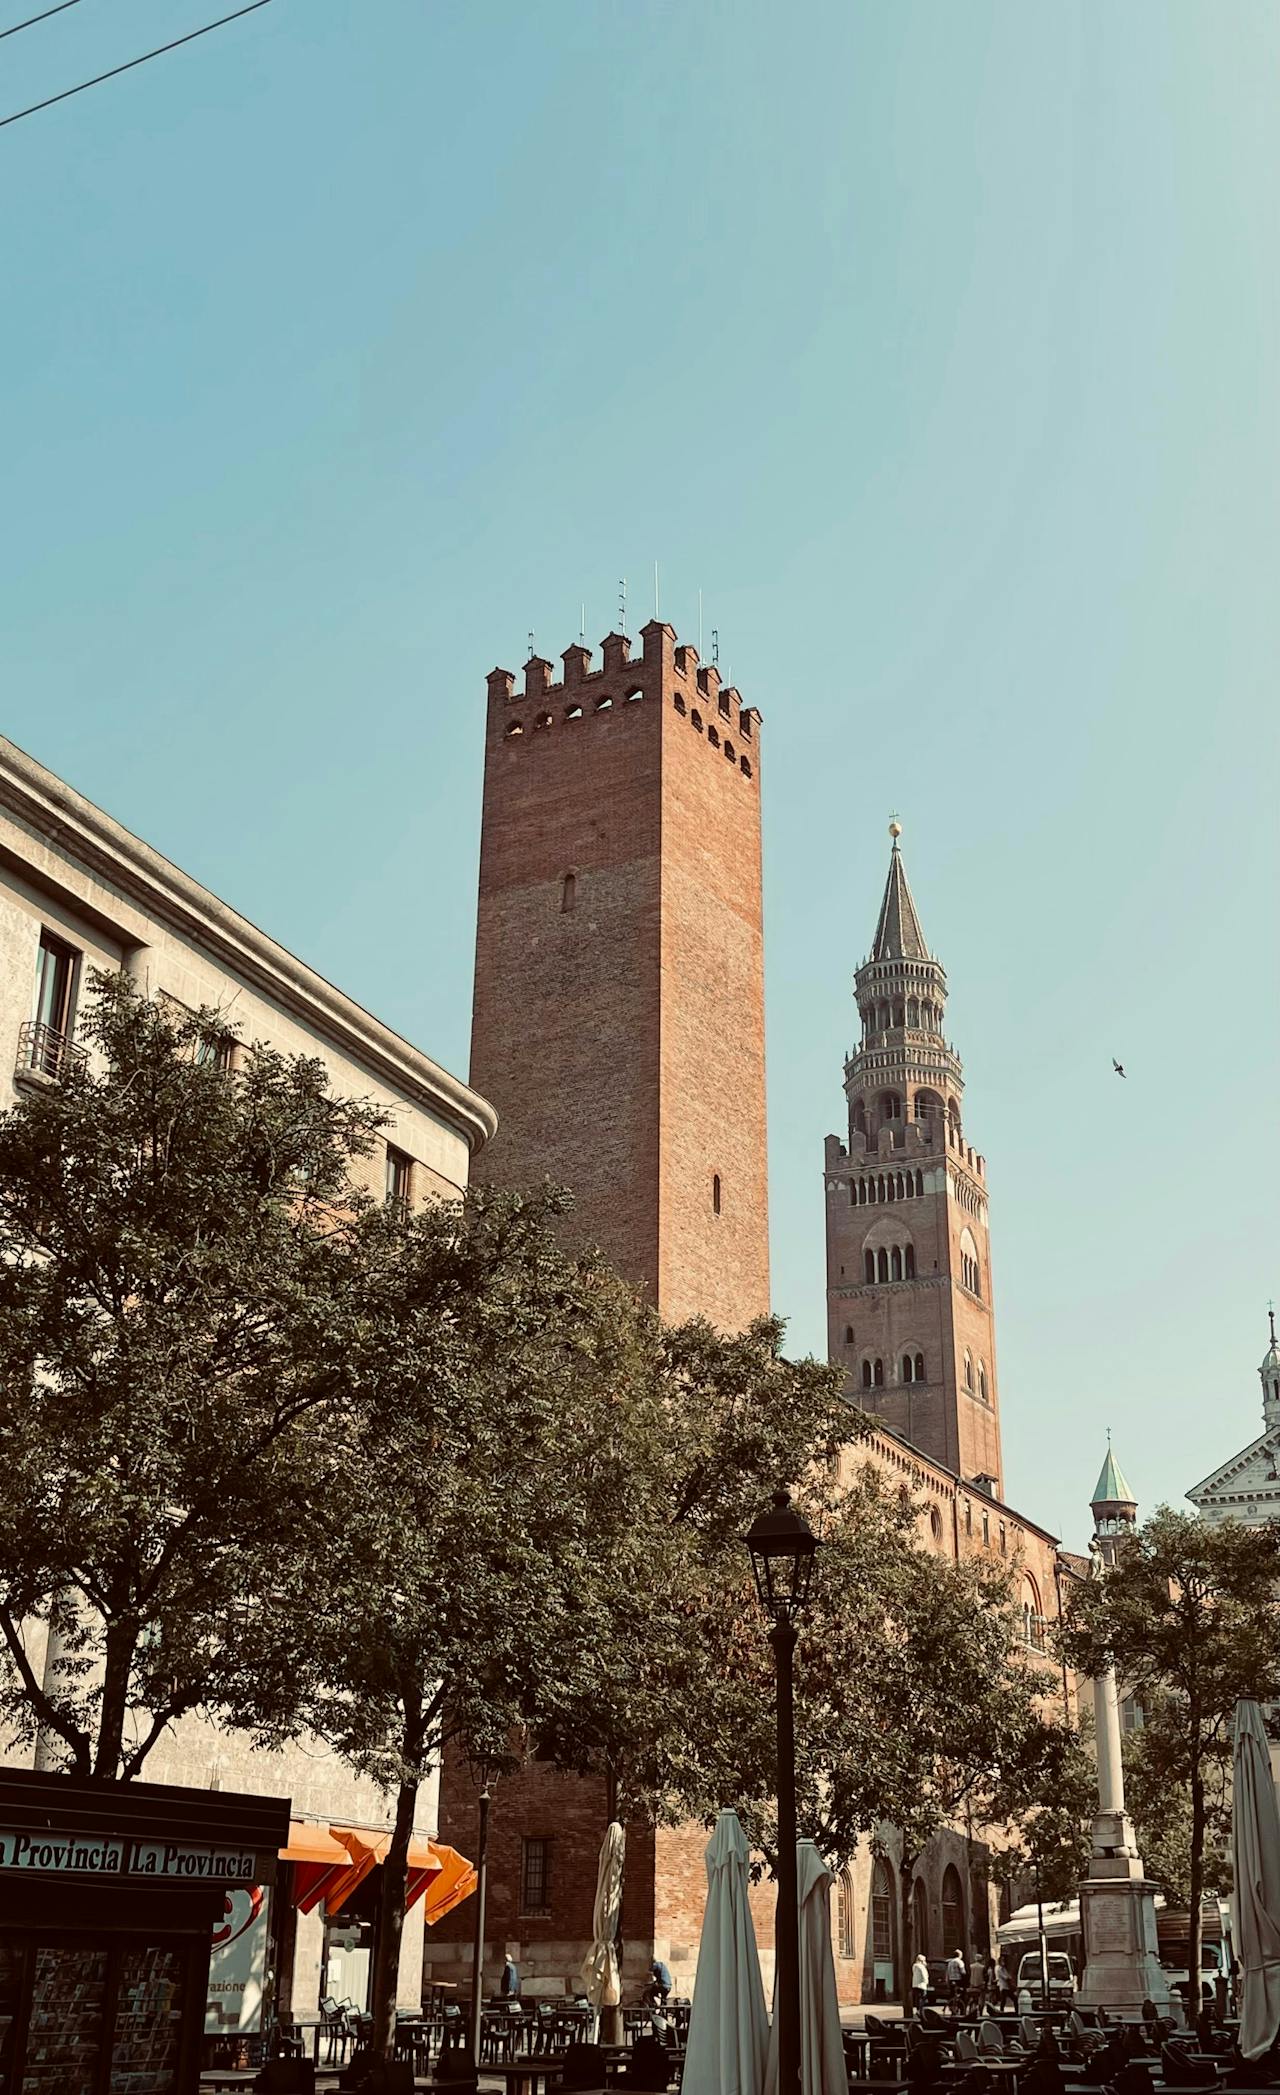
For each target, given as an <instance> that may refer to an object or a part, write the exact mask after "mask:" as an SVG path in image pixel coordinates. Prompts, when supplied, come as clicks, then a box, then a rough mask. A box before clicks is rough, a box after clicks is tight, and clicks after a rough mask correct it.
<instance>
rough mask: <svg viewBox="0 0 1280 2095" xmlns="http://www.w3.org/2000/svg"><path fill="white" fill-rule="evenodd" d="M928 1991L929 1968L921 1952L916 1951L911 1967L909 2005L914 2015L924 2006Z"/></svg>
mask: <svg viewBox="0 0 1280 2095" xmlns="http://www.w3.org/2000/svg"><path fill="white" fill-rule="evenodd" d="M928 1991H929V1966H928V1962H927V1960H926V1958H925V1954H924V1951H923V1950H917V1951H916V1961H915V1963H914V1964H913V1965H912V1967H911V2005H912V2007H913V2008H914V2009H915V2012H916V2014H917V2015H918V2014H919V2013H920V2010H921V2008H922V2007H923V2006H924V1997H925V1994H926V1993H927V1992H928Z"/></svg>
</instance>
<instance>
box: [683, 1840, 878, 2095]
mask: <svg viewBox="0 0 1280 2095" xmlns="http://www.w3.org/2000/svg"><path fill="white" fill-rule="evenodd" d="M748 1859H749V1858H748V1850H747V1839H746V1835H745V1834H744V1832H743V1830H742V1827H741V1826H740V1825H739V1823H738V1814H737V1812H736V1811H722V1812H721V1814H720V1816H719V1818H718V1819H717V1820H716V1830H715V1832H714V1833H713V1834H712V1836H711V1839H710V1841H709V1842H708V1844H707V1905H706V1911H705V1912H704V1914H703V1916H702V1939H701V1941H700V1942H699V1944H698V1982H697V1985H696V1986H695V1987H694V1992H693V2009H692V2012H691V2014H690V2017H689V2036H688V2042H687V2044H686V2047H685V2059H684V2074H683V2076H682V2078H681V2082H680V2086H681V2089H682V2091H683V2095H761V2091H762V2089H763V2085H764V2061H765V2051H766V2048H767V2046H768V2042H769V2018H768V2016H767V2014H766V2013H765V2005H764V1982H763V1980H762V1979H761V1977H760V1954H759V1951H758V1950H757V1949H756V1931H755V1923H754V1922H753V1920H752V1918H751V1905H750V1902H749V1900H748V1898H747V1863H748ZM841 2095H843V2090H842V2091H841Z"/></svg>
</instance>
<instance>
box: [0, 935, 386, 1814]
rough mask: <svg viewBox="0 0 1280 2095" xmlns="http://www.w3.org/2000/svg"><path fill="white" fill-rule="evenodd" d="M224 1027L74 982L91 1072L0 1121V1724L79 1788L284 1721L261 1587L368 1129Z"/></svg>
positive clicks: (105, 981) (289, 1689) (300, 1457)
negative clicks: (213, 1739) (201, 1720)
mask: <svg viewBox="0 0 1280 2095" xmlns="http://www.w3.org/2000/svg"><path fill="white" fill-rule="evenodd" d="M226 1031H227V1028H226V1024H225V1021H224V1020H222V1019H221V1018H220V1017H219V1016H218V1015H217V1014H216V1013H214V1012H212V1011H200V1012H197V1013H194V1014H183V1013H179V1012H177V1011H176V1010H175V1009H171V1008H168V1007H166V1006H164V1005H162V1004H160V1003H151V1002H148V1001H146V1000H145V999H143V998H142V997H140V996H139V995H138V994H137V992H136V991H135V990H134V989H133V988H132V986H131V985H130V984H129V982H128V981H127V980H126V979H125V978H124V977H123V976H106V975H96V976H95V977H94V978H93V985H92V994H91V996H90V998H89V1001H88V1009H87V1012H86V1015H85V1017H84V1019H83V1021H82V1024H81V1028H80V1032H81V1038H82V1039H83V1040H84V1041H85V1043H86V1045H87V1046H88V1047H89V1049H90V1056H89V1059H88V1063H87V1065H86V1066H85V1067H83V1068H80V1067H75V1066H72V1067H69V1068H68V1070H67V1072H66V1075H65V1077H64V1079H63V1080H62V1081H61V1082H59V1083H57V1084H51V1085H48V1086H44V1087H42V1088H41V1089H39V1090H38V1091H36V1092H34V1093H32V1094H31V1095H29V1096H27V1097H25V1098H23V1099H22V1100H21V1101H20V1102H19V1104H18V1105H16V1106H15V1107H14V1108H13V1109H12V1111H10V1112H8V1113H6V1114H5V1115H3V1116H2V1117H0V1466H2V1467H3V1472H4V1478H5V1488H4V1492H3V1494H0V1638H2V1639H3V1646H4V1651H5V1655H6V1658H7V1665H6V1668H5V1671H4V1674H3V1677H2V1678H0V1714H2V1715H3V1718H4V1720H5V1722H6V1724H7V1725H8V1726H9V1727H10V1729H11V1732H12V1735H13V1736H15V1737H16V1738H17V1739H19V1740H22V1741H24V1742H30V1741H31V1740H33V1739H34V1738H35V1737H36V1736H37V1735H41V1736H43V1738H44V1739H45V1740H46V1741H49V1742H53V1743H54V1744H60V1749H61V1752H62V1754H63V1756H64V1758H65V1761H66V1763H67V1765H69V1766H70V1767H72V1768H74V1769H75V1770H76V1771H77V1772H80V1773H90V1772H92V1773H94V1774H97V1775H103V1776H122V1777H125V1778H128V1777H130V1776H134V1775H136V1774H137V1773H138V1772H139V1770H140V1769H141V1768H142V1766H143V1764H144V1762H145V1760H146V1757H147V1754H148V1752H149V1750H150V1748H151V1747H152V1746H153V1745H154V1743H155V1741H156V1739H157V1738H158V1737H159V1736H160V1734H161V1732H162V1731H163V1729H164V1728H165V1726H166V1725H167V1724H169V1723H171V1722H172V1721H173V1720H174V1719H175V1718H177V1717H179V1716H181V1715H182V1714H183V1713H184V1712H186V1711H190V1710H195V1709H202V1710H205V1711H206V1712H209V1713H214V1714H217V1715H220V1716H222V1717H224V1718H226V1719H229V1720H232V1721H234V1720H237V1719H244V1720H248V1719H250V1718H261V1717H262V1716H263V1715H264V1713H265V1712H270V1713H271V1714H272V1715H273V1716H274V1717H275V1718H276V1719H277V1720H278V1721H286V1720H287V1719H288V1717H289V1715H290V1714H291V1712H292V1710H293V1708H294V1704H295V1697H294V1689H293V1684H292V1683H291V1682H290V1681H289V1679H288V1678H287V1676H282V1675H281V1674H280V1673H279V1672H277V1671H275V1670H274V1668H273V1666H272V1663H271V1661H270V1658H269V1655H268V1650H267V1641H266V1640H265V1639H264V1633H263V1625H264V1615H265V1611H264V1607H263V1603H262V1595H263V1593H264V1591H267V1592H269V1591H270V1586H271V1580H272V1577H273V1571H274V1568H275V1567H276V1566H277V1565H278V1564H281V1563H283V1562H285V1561H286V1560H287V1559H288V1557H289V1555H290V1552H291V1550H293V1549H294V1548H295V1547H298V1546H303V1541H304V1538H303V1537H302V1536H301V1535H300V1534H299V1532H298V1519H297V1518H296V1517H295V1516H296V1514H297V1512H298V1510H299V1509H305V1505H306V1502H307V1499H308V1496H309V1495H314V1493H315V1491H316V1489H317V1486H318V1484H322V1479H318V1478H317V1448H319V1449H321V1450H322V1449H323V1445H324V1437H323V1433H322V1432H321V1431H320V1428H321V1425H322V1422H323V1420H324V1419H325V1417H326V1416H328V1415H329V1414H330V1413H332V1411H333V1409H334V1406H335V1404H336V1403H337V1401H338V1399H339V1397H340V1394H341V1379H340V1377H338V1376H335V1374H334V1372H333V1368H332V1362H333V1360H334V1359H335V1358H339V1357H340V1355H341V1343H342V1331H343V1327H344V1320H345V1312H344V1307H343V1300H344V1289H345V1279H346V1272H347V1266H348V1261H347V1257H346V1245H347V1242H348V1240H349V1238H350V1234H351V1229H352V1226H353V1223H354V1221H355V1220H356V1219H357V1218H358V1216H359V1212H360V1208H361V1201H360V1198H359V1196H358V1194H357V1193H356V1191H355V1189H354V1187H353V1184H352V1178H351V1167H352V1163H353V1160H354V1159H356V1158H358V1157H360V1156H362V1155H363V1154H364V1153H365V1152H367V1150H368V1149H369V1147H370V1145H371V1142H372V1139H373V1136H374V1134H375V1133H376V1131H377V1129H378V1128H379V1127H380V1126H381V1124H382V1118H381V1115H380V1114H379V1113H378V1112H377V1111H376V1110H375V1109H374V1108H373V1107H372V1106H370V1105H368V1104H365V1103H361V1102H359V1101H354V1102H353V1101H348V1100H342V1099H337V1098H335V1097H334V1096H333V1095H332V1094H331V1092H330V1090H329V1087H328V1080H327V1076H326V1072H325V1070H324V1067H323V1065H322V1064H321V1063H319V1062H315V1061H309V1060H306V1059H303V1058H287V1057H284V1056H281V1055H278V1054H275V1053H273V1052H272V1051H270V1050H269V1049H267V1048H264V1047H255V1048H254V1049H253V1050H252V1052H250V1053H246V1054H245V1056H244V1057H243V1062H242V1066H241V1067H240V1068H239V1069H237V1070H236V1071H234V1072H232V1071H231V1070H228V1069H225V1068H223V1067H220V1066H219V1057H218V1056H217V1055H215V1054H214V1053H213V1052H211V1050H212V1049H213V1048H214V1047H215V1046H216V1045H217V1044H218V1043H219V1042H220V1041H221V1040H222V1039H223V1038H224V1037H225V1035H226ZM320 1466H321V1467H322V1466H323V1457H322V1455H321V1463H320ZM46 1632H47V1633H48V1635H49V1636H50V1637H51V1638H53V1639H54V1640H55V1642H54V1648H53V1652H52V1654H51V1658H52V1663H46V1664H45V1665H44V1667H43V1669H41V1667H40V1664H39V1641H40V1638H41V1637H42V1636H44V1635H45V1633H46ZM59 1649H60V1656H59Z"/></svg>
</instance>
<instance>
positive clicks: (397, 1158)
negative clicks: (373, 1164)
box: [387, 1143, 413, 1214]
mask: <svg viewBox="0 0 1280 2095" xmlns="http://www.w3.org/2000/svg"><path fill="white" fill-rule="evenodd" d="M412 1185H413V1160H412V1158H411V1157H407V1156H406V1155H405V1153H404V1151H403V1150H402V1149H392V1147H391V1144H390V1143H388V1144H387V1206H388V1207H389V1208H399V1209H400V1211H401V1213H402V1214H407V1213H408V1211H409V1194H410V1191H411V1189H412Z"/></svg>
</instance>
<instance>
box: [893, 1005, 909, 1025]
mask: <svg viewBox="0 0 1280 2095" xmlns="http://www.w3.org/2000/svg"><path fill="white" fill-rule="evenodd" d="M906 1022H907V1014H906V1012H905V1011H904V1010H903V1008H902V1006H901V1004H895V1005H894V1007H893V1023H894V1025H895V1026H905V1024H906Z"/></svg>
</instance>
